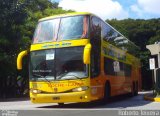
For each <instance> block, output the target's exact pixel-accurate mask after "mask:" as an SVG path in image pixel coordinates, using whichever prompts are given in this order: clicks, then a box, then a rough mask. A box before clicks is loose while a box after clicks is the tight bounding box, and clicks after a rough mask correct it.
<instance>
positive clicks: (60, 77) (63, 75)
mask: <svg viewBox="0 0 160 116" xmlns="http://www.w3.org/2000/svg"><path fill="white" fill-rule="evenodd" d="M65 76H72V77H75V78H76V79H82V78H80V77H78V76H76V75H73V74H72V75H71V74H69V75H68V73H64V74H62V75H61V76H59V78H58V80H60V79H62V78H63V77H65ZM66 80H72V79H66Z"/></svg>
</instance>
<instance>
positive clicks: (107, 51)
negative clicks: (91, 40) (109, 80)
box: [103, 47, 126, 61]
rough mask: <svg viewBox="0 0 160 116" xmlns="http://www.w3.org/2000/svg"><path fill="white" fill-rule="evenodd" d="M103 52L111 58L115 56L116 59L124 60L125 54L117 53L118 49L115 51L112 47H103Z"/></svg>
mask: <svg viewBox="0 0 160 116" xmlns="http://www.w3.org/2000/svg"><path fill="white" fill-rule="evenodd" d="M103 54H104V55H107V56H110V57H113V58H117V59H118V60H122V61H126V56H125V54H124V53H119V52H118V50H117V52H116V51H115V50H114V49H113V48H112V47H103Z"/></svg>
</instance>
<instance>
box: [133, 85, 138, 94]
mask: <svg viewBox="0 0 160 116" xmlns="http://www.w3.org/2000/svg"><path fill="white" fill-rule="evenodd" d="M134 95H135V96H136V95H138V82H135V91H134Z"/></svg>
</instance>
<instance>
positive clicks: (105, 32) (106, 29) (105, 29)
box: [101, 22, 111, 41]
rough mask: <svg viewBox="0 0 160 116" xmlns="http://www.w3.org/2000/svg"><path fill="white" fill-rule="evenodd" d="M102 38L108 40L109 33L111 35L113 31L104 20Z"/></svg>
mask: <svg viewBox="0 0 160 116" xmlns="http://www.w3.org/2000/svg"><path fill="white" fill-rule="evenodd" d="M101 25H102V39H103V40H104V41H108V40H109V35H110V31H111V27H110V26H108V25H107V24H106V23H105V22H102V24H101Z"/></svg>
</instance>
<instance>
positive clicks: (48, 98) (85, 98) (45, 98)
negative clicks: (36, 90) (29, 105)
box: [30, 91, 90, 103]
mask: <svg viewBox="0 0 160 116" xmlns="http://www.w3.org/2000/svg"><path fill="white" fill-rule="evenodd" d="M30 98H31V101H32V102H33V103H67V102H89V101H90V94H89V91H81V92H70V93H56V94H33V93H30Z"/></svg>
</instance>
